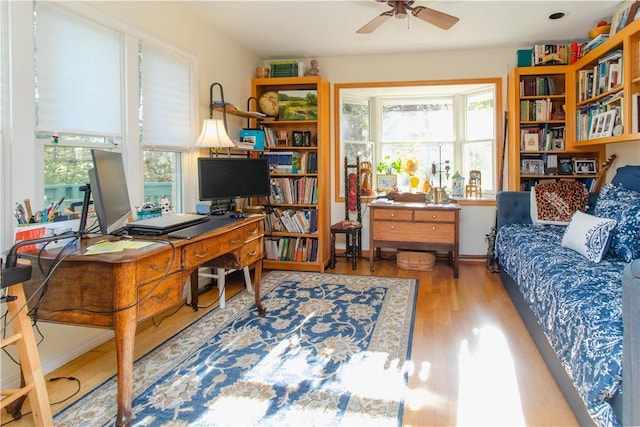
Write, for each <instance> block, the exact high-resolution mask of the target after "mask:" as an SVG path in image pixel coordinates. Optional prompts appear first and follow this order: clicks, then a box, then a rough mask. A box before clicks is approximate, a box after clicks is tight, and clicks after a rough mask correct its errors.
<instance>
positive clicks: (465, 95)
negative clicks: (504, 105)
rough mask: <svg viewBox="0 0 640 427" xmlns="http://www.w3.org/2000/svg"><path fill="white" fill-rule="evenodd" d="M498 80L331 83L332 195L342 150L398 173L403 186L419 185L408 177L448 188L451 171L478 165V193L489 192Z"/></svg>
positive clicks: (378, 168) (379, 169) (466, 170)
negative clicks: (334, 114)
mask: <svg viewBox="0 0 640 427" xmlns="http://www.w3.org/2000/svg"><path fill="white" fill-rule="evenodd" d="M499 84H500V83H499V79H493V80H490V81H476V82H474V81H464V82H460V83H459V84H453V83H452V84H447V85H439V84H429V82H425V83H424V84H423V85H416V84H415V83H411V84H408V85H407V86H402V85H398V84H397V83H394V84H392V85H390V86H389V87H379V86H375V87H367V84H363V85H362V87H357V88H356V87H354V85H353V84H349V87H348V88H347V87H345V88H341V87H340V85H339V84H336V86H337V87H338V93H339V94H340V96H339V97H338V98H339V99H338V100H337V102H340V105H339V106H336V109H338V108H339V111H340V112H341V114H340V120H339V123H338V124H337V125H338V126H339V127H340V130H339V133H338V135H340V140H339V141H336V144H338V146H337V147H336V152H337V153H340V155H339V156H337V157H338V159H340V162H339V163H338V162H336V165H335V170H336V175H337V176H336V195H337V196H339V197H340V196H343V194H344V193H343V189H342V188H341V185H340V183H341V182H343V177H342V176H341V175H342V169H343V168H342V159H343V157H344V156H345V155H346V156H347V157H348V158H349V160H354V159H355V156H356V155H359V156H360V161H361V162H362V161H370V162H371V163H372V164H373V165H374V172H375V173H379V174H389V173H391V174H396V175H398V188H399V189H400V190H402V191H420V190H421V189H420V188H418V189H416V188H413V189H411V188H410V184H409V181H410V180H409V178H410V177H411V176H415V177H418V178H419V179H420V183H424V181H425V179H428V180H429V182H430V183H431V184H432V185H433V186H435V187H447V188H448V189H449V190H450V189H451V178H452V176H453V175H454V173H455V172H459V173H460V174H461V175H462V176H464V177H466V178H467V179H468V175H469V171H471V170H480V171H481V174H482V189H483V194H486V193H491V192H493V191H495V175H496V174H495V160H494V159H495V156H496V137H495V134H496V133H495V129H496V125H497V120H498V119H499V118H498V117H497V116H496V103H497V102H499V99H498V95H499ZM414 180H415V179H414ZM414 180H412V181H414ZM374 182H376V180H375V179H374ZM374 190H375V188H374Z"/></svg>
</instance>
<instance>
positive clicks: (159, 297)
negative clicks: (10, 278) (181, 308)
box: [151, 289, 169, 302]
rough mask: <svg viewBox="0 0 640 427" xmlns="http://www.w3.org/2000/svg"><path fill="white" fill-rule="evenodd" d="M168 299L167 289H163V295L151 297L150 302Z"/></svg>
mask: <svg viewBox="0 0 640 427" xmlns="http://www.w3.org/2000/svg"><path fill="white" fill-rule="evenodd" d="M168 298H169V289H165V291H164V295H152V296H151V300H152V301H155V302H163V301H166V300H167V299H168Z"/></svg>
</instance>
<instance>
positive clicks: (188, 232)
mask: <svg viewBox="0 0 640 427" xmlns="http://www.w3.org/2000/svg"><path fill="white" fill-rule="evenodd" d="M236 221H237V219H236V218H224V217H223V218H211V219H209V220H208V221H205V222H201V223H199V224H195V225H190V226H188V227H185V228H181V229H180V230H176V231H172V232H171V233H168V234H167V235H168V236H169V237H176V238H178V239H193V238H194V237H198V236H200V235H202V234H204V233H208V232H209V231H213V230H215V229H217V228H220V227H223V226H225V225H228V224H231V223H233V222H236Z"/></svg>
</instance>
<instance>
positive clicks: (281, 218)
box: [265, 208, 318, 234]
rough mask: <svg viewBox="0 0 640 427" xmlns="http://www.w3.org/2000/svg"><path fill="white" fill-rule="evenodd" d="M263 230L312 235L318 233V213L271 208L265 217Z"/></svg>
mask: <svg viewBox="0 0 640 427" xmlns="http://www.w3.org/2000/svg"><path fill="white" fill-rule="evenodd" d="M265 228H266V230H267V232H273V231H287V232H289V233H303V234H313V233H316V232H317V231H318V211H317V210H316V209H304V210H299V209H284V210H282V209H279V208H273V209H272V210H271V212H269V213H268V214H267V215H266V217H265Z"/></svg>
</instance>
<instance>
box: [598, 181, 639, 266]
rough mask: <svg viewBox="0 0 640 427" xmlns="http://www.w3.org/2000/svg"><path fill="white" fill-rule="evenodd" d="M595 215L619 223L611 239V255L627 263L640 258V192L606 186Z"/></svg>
mask: <svg viewBox="0 0 640 427" xmlns="http://www.w3.org/2000/svg"><path fill="white" fill-rule="evenodd" d="M594 213H595V215H596V216H599V217H602V218H611V219H615V220H616V221H617V223H618V224H617V225H616V227H615V229H614V230H613V235H612V238H611V248H610V249H609V251H610V252H611V255H613V256H615V257H617V258H620V259H621V260H622V261H625V262H631V261H632V260H634V259H636V258H640V192H638V191H632V190H627V189H625V188H622V187H621V186H619V185H614V184H605V186H604V187H602V191H600V195H599V196H598V201H597V202H596V209H595V212H594Z"/></svg>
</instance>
